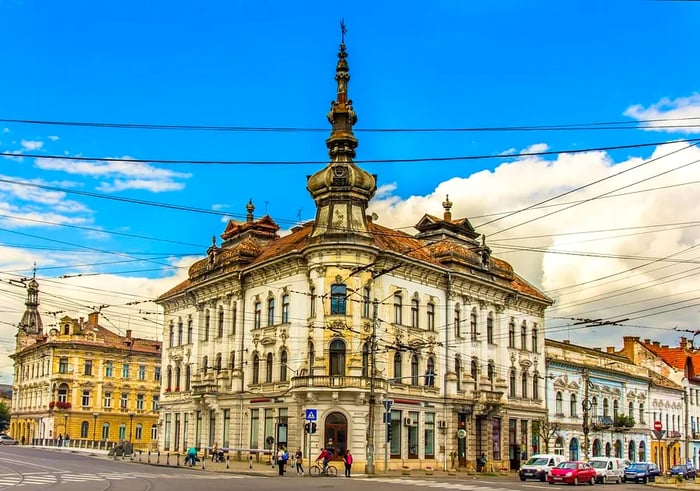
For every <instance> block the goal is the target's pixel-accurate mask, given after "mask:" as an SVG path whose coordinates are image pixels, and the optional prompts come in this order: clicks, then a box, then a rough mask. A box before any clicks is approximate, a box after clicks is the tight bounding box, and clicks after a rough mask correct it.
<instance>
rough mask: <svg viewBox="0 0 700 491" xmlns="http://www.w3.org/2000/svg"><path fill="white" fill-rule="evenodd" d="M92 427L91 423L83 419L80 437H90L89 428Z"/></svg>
mask: <svg viewBox="0 0 700 491" xmlns="http://www.w3.org/2000/svg"><path fill="white" fill-rule="evenodd" d="M89 429H90V423H88V422H87V421H83V422H82V423H80V438H87V437H88V430H89Z"/></svg>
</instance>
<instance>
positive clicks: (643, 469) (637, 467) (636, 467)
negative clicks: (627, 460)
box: [628, 464, 647, 471]
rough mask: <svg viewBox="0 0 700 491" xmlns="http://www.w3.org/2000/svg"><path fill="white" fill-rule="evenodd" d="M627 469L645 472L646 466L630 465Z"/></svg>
mask: <svg viewBox="0 0 700 491" xmlns="http://www.w3.org/2000/svg"><path fill="white" fill-rule="evenodd" d="M628 469H629V470H631V471H645V470H647V466H646V464H631V465H630V466H629V467H628Z"/></svg>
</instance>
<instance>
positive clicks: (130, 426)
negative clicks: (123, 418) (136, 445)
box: [129, 413, 134, 443]
mask: <svg viewBox="0 0 700 491" xmlns="http://www.w3.org/2000/svg"><path fill="white" fill-rule="evenodd" d="M133 426H134V413H129V443H131V430H132V428H133Z"/></svg>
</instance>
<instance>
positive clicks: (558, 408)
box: [554, 391, 564, 416]
mask: <svg viewBox="0 0 700 491" xmlns="http://www.w3.org/2000/svg"><path fill="white" fill-rule="evenodd" d="M554 410H555V412H556V414H557V416H563V415H564V396H562V393H561V392H559V391H557V394H556V395H555V396H554Z"/></svg>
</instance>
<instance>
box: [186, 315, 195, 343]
mask: <svg viewBox="0 0 700 491" xmlns="http://www.w3.org/2000/svg"><path fill="white" fill-rule="evenodd" d="M193 331H194V326H193V324H192V319H187V344H192V334H193Z"/></svg>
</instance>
